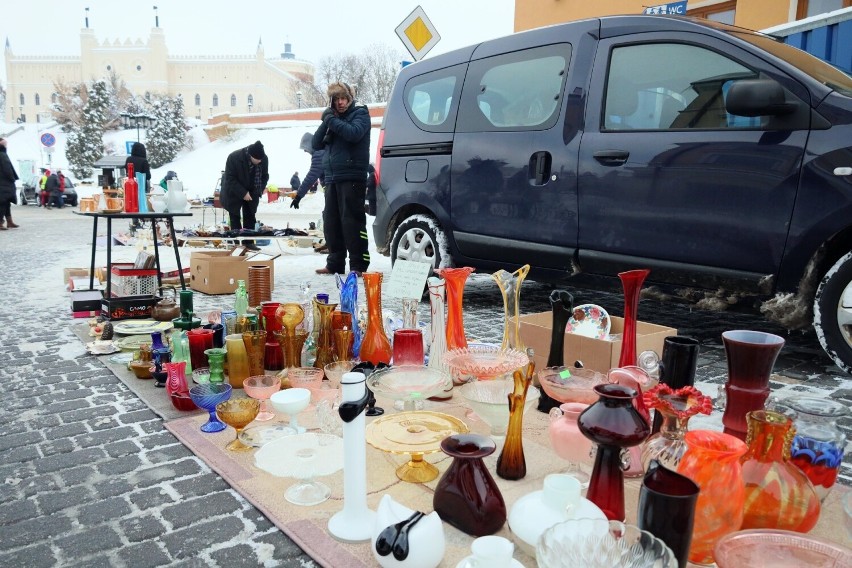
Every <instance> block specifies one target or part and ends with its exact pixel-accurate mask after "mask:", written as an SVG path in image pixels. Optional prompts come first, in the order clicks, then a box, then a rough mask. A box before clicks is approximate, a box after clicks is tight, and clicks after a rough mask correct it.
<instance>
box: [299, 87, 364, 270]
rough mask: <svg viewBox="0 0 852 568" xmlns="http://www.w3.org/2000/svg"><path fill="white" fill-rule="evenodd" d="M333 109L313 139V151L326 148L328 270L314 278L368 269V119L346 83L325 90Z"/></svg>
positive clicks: (324, 213) (324, 112)
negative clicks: (366, 211)
mask: <svg viewBox="0 0 852 568" xmlns="http://www.w3.org/2000/svg"><path fill="white" fill-rule="evenodd" d="M328 97H329V99H330V101H331V107H330V108H327V109H325V111H323V113H322V124H320V126H319V128H317V131H316V132H315V133H314V137H313V140H312V145H313V148H314V149H315V150H321V149H323V148H325V156H324V157H323V160H322V161H323V170H324V171H325V184H324V185H325V210H324V211H323V231H324V232H325V242H326V244H327V245H328V257H327V259H326V265H325V267H323V268H318V269H317V270H316V273H317V274H344V273H345V272H344V269H345V268H346V255H347V253H348V254H349V270H354V271H355V272H364V271H366V270H367V269H368V268H369V267H370V252H369V250H368V241H367V216H366V214H365V213H364V198H365V195H366V191H367V189H366V185H367V166H368V165H369V163H370V113H369V112H368V111H367V107H366V106H364V105H358V106H356V105H355V93H354V92H353V91H352V89H351V87H349V85H347V84H346V83H332V84H331V85H329V86H328Z"/></svg>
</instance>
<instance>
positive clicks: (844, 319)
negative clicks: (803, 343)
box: [814, 252, 852, 373]
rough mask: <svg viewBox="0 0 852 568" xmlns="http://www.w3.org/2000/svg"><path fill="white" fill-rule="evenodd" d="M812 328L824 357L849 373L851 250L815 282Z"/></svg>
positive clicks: (851, 351)
mask: <svg viewBox="0 0 852 568" xmlns="http://www.w3.org/2000/svg"><path fill="white" fill-rule="evenodd" d="M814 329H815V330H816V334H817V338H818V339H819V342H820V344H821V345H822V348H823V349H825V352H826V353H827V354H828V356H829V357H831V358H832V359H833V360H834V362H835V364H836V365H837V366H838V367H840V368H841V369H843V370H844V371H846V372H847V373H852V252H849V253H846V254H845V255H844V256H842V257H841V258H840V260H838V261H837V262H836V263H834V266H832V267H831V269H830V270H829V271H828V272H826V273H825V276H823V278H822V281H821V282H820V283H819V288H817V292H816V296H815V298H814Z"/></svg>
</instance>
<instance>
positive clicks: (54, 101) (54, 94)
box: [50, 93, 59, 104]
mask: <svg viewBox="0 0 852 568" xmlns="http://www.w3.org/2000/svg"><path fill="white" fill-rule="evenodd" d="M58 100H59V95H57V94H56V93H53V94H52V95H50V102H52V103H53V104H56V101H58Z"/></svg>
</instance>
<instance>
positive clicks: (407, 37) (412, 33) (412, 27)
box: [396, 6, 441, 61]
mask: <svg viewBox="0 0 852 568" xmlns="http://www.w3.org/2000/svg"><path fill="white" fill-rule="evenodd" d="M396 35H397V36H398V37H399V39H401V40H402V43H403V45H405V48H406V49H407V50H408V53H410V54H411V57H413V58H414V61H420V60H421V59H423V56H424V55H426V54H427V53H429V50H430V49H432V48H433V47H435V44H437V43H438V42H439V41H440V40H441V36H440V35H439V34H438V30H437V29H435V26H434V25H432V22H431V21H430V20H429V18H428V17H427V16H426V12H424V11H423V8H421V7H420V6H418V7H416V8H415V9H414V10H413V11H412V12H411V13H410V14H409V15H408V17H406V18H405V19H404V20H403V21H402V23H401V24H399V25H398V26H397V27H396Z"/></svg>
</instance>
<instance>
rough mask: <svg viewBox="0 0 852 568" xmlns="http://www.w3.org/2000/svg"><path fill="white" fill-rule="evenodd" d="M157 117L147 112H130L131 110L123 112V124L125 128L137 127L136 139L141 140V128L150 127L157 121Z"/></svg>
mask: <svg viewBox="0 0 852 568" xmlns="http://www.w3.org/2000/svg"><path fill="white" fill-rule="evenodd" d="M155 120H156V119H155V118H154V117H152V116H148V115H147V114H130V113H129V112H123V113H121V124H122V126H124V128H131V127H132V126H135V127H136V141H137V142H139V128H140V127H142V126H144V127H145V128H146V129H147V128H150V127H151V125H152V124H154V122H155Z"/></svg>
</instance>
